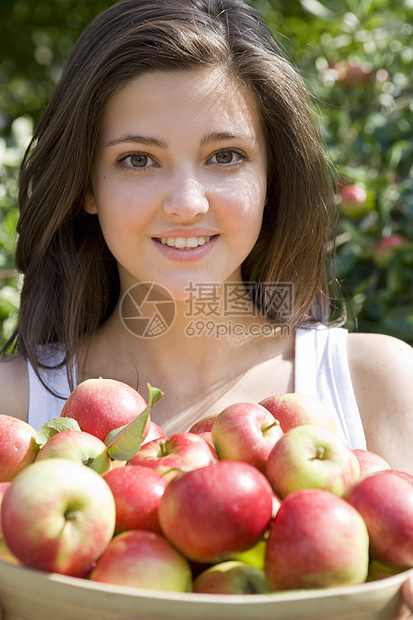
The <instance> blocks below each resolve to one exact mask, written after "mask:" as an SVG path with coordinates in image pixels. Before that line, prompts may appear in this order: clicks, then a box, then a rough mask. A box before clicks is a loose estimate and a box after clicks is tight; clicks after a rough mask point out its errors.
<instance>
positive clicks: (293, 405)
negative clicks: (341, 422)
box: [260, 392, 337, 433]
mask: <svg viewBox="0 0 413 620" xmlns="http://www.w3.org/2000/svg"><path fill="white" fill-rule="evenodd" d="M260 405H262V406H263V407H265V408H266V409H268V411H269V412H270V413H272V415H273V416H274V418H275V419H276V420H278V421H279V423H280V425H281V428H282V430H283V432H284V433H285V432H286V431H288V430H290V428H294V426H300V425H301V424H316V425H317V426H323V427H324V428H327V429H328V430H330V431H333V432H337V427H336V423H335V421H334V418H333V415H332V413H331V412H330V410H329V409H328V408H327V407H326V406H325V405H324V403H322V402H321V401H320V400H318V398H314V397H313V396H310V395H309V394H297V393H295V392H292V393H288V394H274V395H273V396H268V397H267V398H264V400H262V401H261V402H260Z"/></svg>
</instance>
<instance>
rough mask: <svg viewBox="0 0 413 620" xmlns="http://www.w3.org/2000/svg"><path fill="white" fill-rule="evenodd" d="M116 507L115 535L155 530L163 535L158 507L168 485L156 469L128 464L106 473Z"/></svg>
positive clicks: (105, 477) (106, 479)
mask: <svg viewBox="0 0 413 620" xmlns="http://www.w3.org/2000/svg"><path fill="white" fill-rule="evenodd" d="M103 478H104V479H105V481H106V482H107V483H108V485H109V487H110V490H111V491H112V493H113V497H114V499H115V505H116V526H115V534H119V533H120V532H123V531H125V530H151V531H152V532H157V533H158V534H161V533H162V532H161V528H160V525H159V519H158V506H159V502H160V501H161V497H162V495H163V492H164V490H165V487H166V485H167V484H168V480H167V478H165V477H164V476H162V475H161V474H160V473H158V472H157V471H155V470H154V469H149V468H148V467H142V466H140V465H134V466H132V465H126V466H125V467H122V468H118V469H112V470H111V471H108V472H107V473H105V474H103Z"/></svg>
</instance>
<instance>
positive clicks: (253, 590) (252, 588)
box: [193, 560, 271, 594]
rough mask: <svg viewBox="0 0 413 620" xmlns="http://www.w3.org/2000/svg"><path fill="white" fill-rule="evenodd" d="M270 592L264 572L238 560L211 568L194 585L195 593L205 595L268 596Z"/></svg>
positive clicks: (201, 574) (198, 577) (228, 561)
mask: <svg viewBox="0 0 413 620" xmlns="http://www.w3.org/2000/svg"><path fill="white" fill-rule="evenodd" d="M270 590H271V588H270V586H269V583H268V581H267V578H266V576H265V573H264V571H263V570H261V569H260V568H256V567H254V566H251V565H248V564H244V563H243V562H240V561H237V560H227V561H225V562H219V563H217V564H214V565H213V566H210V567H209V568H207V569H205V570H204V571H203V572H202V573H200V574H199V575H198V576H197V577H196V578H195V579H194V584H193V591H194V592H198V593H203V594H267V593H268V592H270Z"/></svg>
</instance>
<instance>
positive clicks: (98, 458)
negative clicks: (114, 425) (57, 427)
mask: <svg viewBox="0 0 413 620" xmlns="http://www.w3.org/2000/svg"><path fill="white" fill-rule="evenodd" d="M51 458H61V459H69V460H70V461H76V462H77V463H81V464H82V465H86V466H87V467H90V468H91V469H94V470H95V471H96V472H97V473H98V474H104V473H105V472H106V471H109V470H110V468H111V466H112V461H111V458H110V456H109V454H108V451H107V448H106V446H105V444H104V443H103V441H101V440H100V439H98V437H96V436H95V435H91V434H90V433H86V432H85V431H61V432H60V433H56V435H53V436H52V437H50V439H48V440H47V441H46V443H45V444H44V445H43V446H42V447H41V448H40V450H39V452H38V454H37V456H36V461H43V460H44V459H51Z"/></svg>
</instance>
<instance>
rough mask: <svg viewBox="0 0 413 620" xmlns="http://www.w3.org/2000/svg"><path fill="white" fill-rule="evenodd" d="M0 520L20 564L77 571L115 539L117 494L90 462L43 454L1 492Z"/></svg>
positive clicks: (90, 561) (65, 571) (58, 570)
mask: <svg viewBox="0 0 413 620" xmlns="http://www.w3.org/2000/svg"><path fill="white" fill-rule="evenodd" d="M1 524H2V528H3V536H4V539H5V541H6V543H7V546H8V547H9V548H10V550H11V552H12V553H13V554H14V555H15V556H16V557H17V558H18V559H19V560H20V562H21V563H22V564H24V565H26V566H28V567H31V568H35V569H39V570H44V571H48V572H55V573H62V574H66V575H77V574H79V573H80V572H82V571H83V570H85V569H86V568H87V567H88V566H89V565H90V564H91V563H92V562H93V561H94V560H96V559H97V558H98V557H99V556H100V555H101V554H102V553H103V551H104V550H105V549H106V547H107V545H108V544H109V542H110V540H111V539H112V536H113V533H114V528H115V500H114V499H113V495H112V492H111V490H110V488H109V486H108V484H107V483H106V482H105V480H104V479H103V478H102V476H100V475H99V474H98V473H96V472H95V471H93V470H92V469H90V468H89V467H85V466H84V465H81V464H79V463H75V462H73V461H69V460H66V459H60V458H55V459H45V460H44V461H37V462H35V463H32V464H30V465H29V466H28V467H26V468H25V469H24V470H23V471H22V472H20V473H19V474H18V476H16V478H14V480H13V481H12V484H11V485H10V487H9V489H8V490H7V491H6V493H5V495H4V498H3V503H2V506H1Z"/></svg>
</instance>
